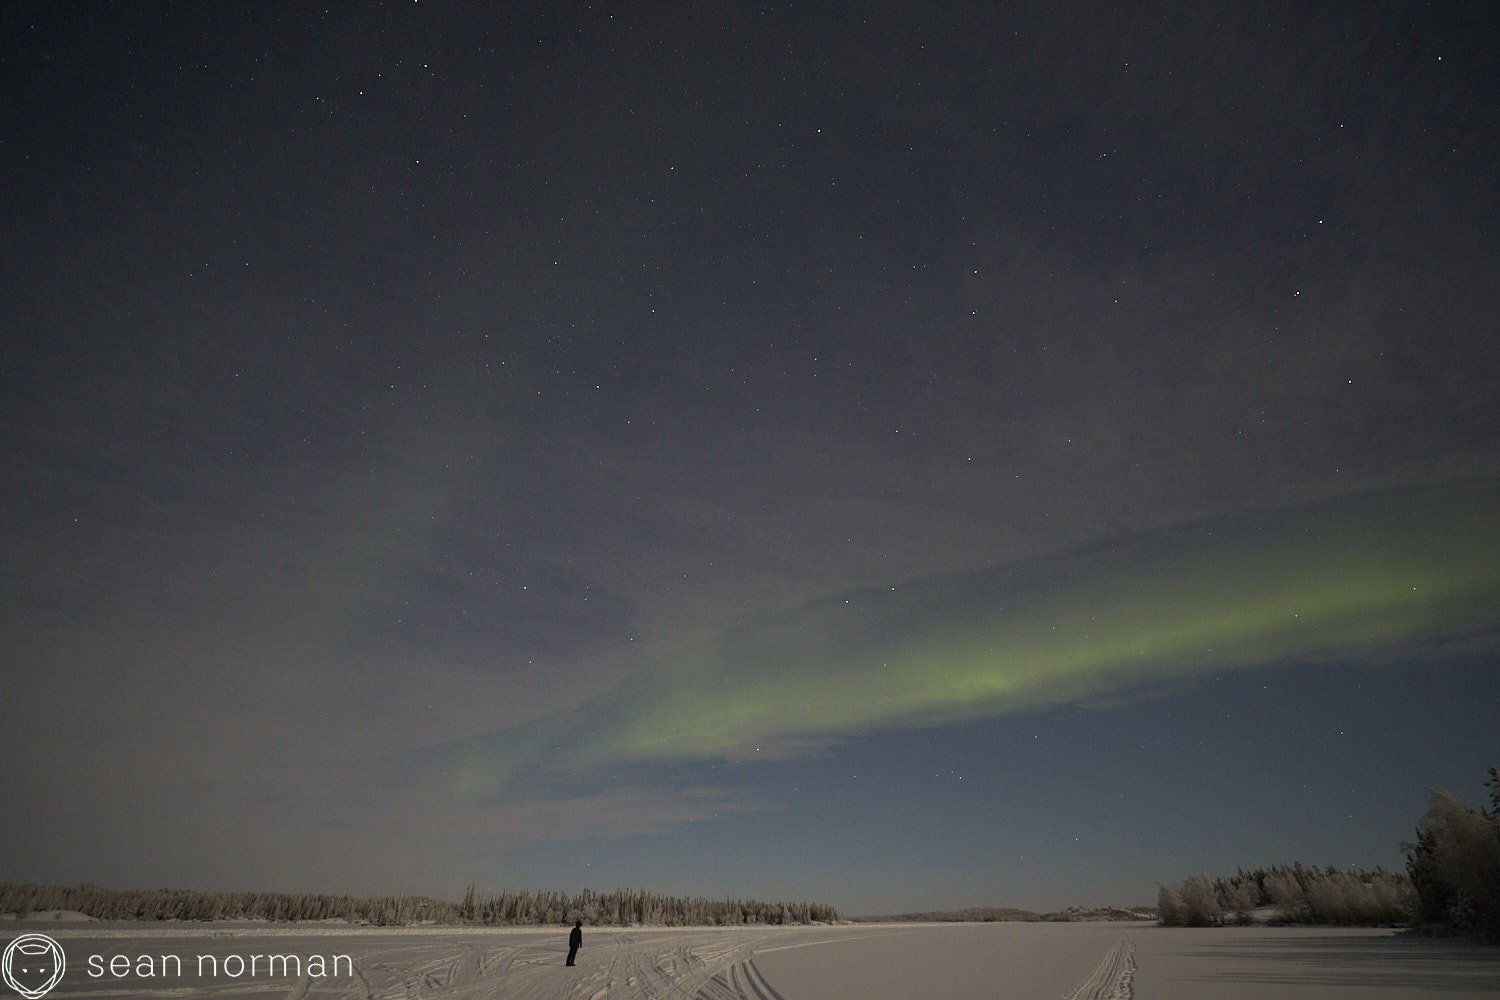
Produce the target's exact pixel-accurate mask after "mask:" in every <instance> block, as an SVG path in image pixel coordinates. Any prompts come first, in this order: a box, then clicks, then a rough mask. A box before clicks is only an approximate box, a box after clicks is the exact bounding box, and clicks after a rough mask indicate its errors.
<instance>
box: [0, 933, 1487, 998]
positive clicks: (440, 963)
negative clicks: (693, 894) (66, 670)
mask: <svg viewBox="0 0 1500 1000" xmlns="http://www.w3.org/2000/svg"><path fill="white" fill-rule="evenodd" d="M13 926H14V925H13ZM17 930H20V928H19V927H17ZM54 936H55V937H57V938H58V940H59V941H60V942H61V943H62V945H63V947H64V949H65V951H66V952H67V956H68V971H67V974H66V976H65V977H64V979H63V982H62V983H61V984H59V985H58V987H57V988H56V989H55V990H54V991H53V992H52V993H51V994H49V996H51V997H68V996H74V997H78V998H80V1000H81V998H84V997H105V996H108V997H110V998H112V1000H136V998H140V1000H146V998H153V1000H154V998H159V997H173V998H185V1000H190V998H194V997H204V998H209V997H230V996H233V997H236V998H241V997H243V998H266V1000H334V998H337V1000H355V998H361V1000H363V998H374V1000H396V998H403V1000H405V998H429V997H430V998H434V1000H438V998H455V1000H502V998H504V1000H646V998H655V997H677V998H686V1000H845V998H849V1000H853V998H859V1000H885V998H889V1000H927V998H933V1000H942V998H946V997H960V998H966V1000H967V998H985V1000H1158V998H1159V1000H1197V998H1204V1000H1208V998H1212V1000H1220V998H1223V1000H1240V998H1244V1000H1251V998H1253V1000H1350V998H1360V1000H1364V998H1373V1000H1387V998H1388V1000H1431V998H1439V997H1466V998H1477V997H1500V949H1497V948H1484V947H1482V946H1478V945H1471V944H1466V943H1463V942H1455V941H1431V940H1423V939H1415V938H1405V937H1401V936H1398V935H1397V934H1396V932H1394V931H1391V930H1379V929H1353V930H1342V929H1340V930H1333V929H1328V928H1289V927H1288V928H1271V927H1225V928H1206V929H1190V928H1159V927H1155V926H1153V925H1152V924H1149V923H1144V922H1140V923H1107V922H1099V923H1056V924H1052V923H1047V924H1037V923H988V924H853V925H845V926H838V927H788V928H687V929H672V930H668V929H655V928H612V927H599V928H589V927H586V928H584V939H583V949H582V951H580V952H579V955H578V965H577V966H576V967H574V968H568V967H567V966H565V965H564V964H563V962H564V957H565V954H566V951H567V928H541V929H538V928H525V929H510V928H505V929H483V928H461V929H455V928H419V929H412V928H404V929H374V928H352V927H345V928H337V929H336V928H333V927H329V926H327V925H319V926H316V927H307V926H299V925H273V926H266V925H257V926H249V925H238V926H234V925H215V924H206V925H193V924H175V925H167V926H163V925H139V924H137V925H127V924H107V925H94V926H91V927H82V926H75V927H73V928H61V927H60V928H57V930H56V933H55V934H54ZM4 937H5V935H3V934H0V943H3V939H4ZM288 952H297V953H300V954H302V955H304V956H307V955H313V954H318V955H325V956H327V955H334V954H343V955H349V956H351V957H352V958H353V963H354V969H355V975H354V976H353V977H352V978H351V977H349V976H343V977H340V978H333V977H329V978H326V979H314V978H308V977H303V978H301V979H292V978H285V977H283V978H280V979H272V978H264V977H261V978H255V979H251V978H248V977H244V978H240V979H238V980H229V979H225V978H224V977H222V976H221V977H220V979H219V980H217V981H214V980H203V979H199V978H197V976H196V975H195V973H194V968H193V966H194V960H195V957H196V956H197V955H199V954H213V955H219V956H225V955H229V954H240V955H250V954H270V953H276V954H285V953H288ZM95 954H98V955H101V956H103V957H104V961H105V962H107V961H108V958H109V957H110V956H113V955H117V954H118V955H127V956H132V957H137V956H140V955H155V956H159V955H162V954H174V955H178V956H181V959H182V965H183V966H184V969H185V974H184V975H183V976H182V977H180V978H179V977H168V978H161V977H158V978H155V979H149V978H140V977H136V976H130V977H127V978H124V979H117V980H116V979H97V978H95V979H91V978H90V977H89V976H88V958H89V956H91V955H95ZM158 967H159V966H158Z"/></svg>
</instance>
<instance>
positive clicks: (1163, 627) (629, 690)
mask: <svg viewBox="0 0 1500 1000" xmlns="http://www.w3.org/2000/svg"><path fill="white" fill-rule="evenodd" d="M1497 623H1500V489H1497V486H1496V484H1494V483H1484V484H1468V485H1463V486H1457V487H1448V488H1444V489H1434V490H1421V491H1407V492H1401V493H1381V494H1373V495H1363V496H1356V497H1346V498H1342V499H1340V500H1336V501H1333V502H1330V503H1327V504H1323V505H1320V506H1317V507H1311V508H1301V509H1296V510H1290V511H1278V512H1272V513H1263V514H1259V515H1256V516H1253V517H1245V518H1238V519H1235V520H1232V521H1224V522H1217V523H1212V524H1198V525H1192V526H1189V527H1186V528H1177V529H1173V530H1171V531H1165V532H1159V533H1155V534H1151V535H1147V536H1137V537H1134V538H1131V539H1128V540H1126V541H1124V542H1117V543H1112V544H1100V545H1094V546H1090V547H1088V548H1085V549H1081V550H1078V551H1076V552H1072V553H1069V554H1067V555H1065V556H1062V557H1056V558H1049V559H1044V560H1038V561H1034V562H1029V563H1023V564H1019V565H1008V566H1000V567H995V568H991V569H986V570H982V571H978V572H971V573H963V574H955V575H950V576H943V577H935V578H930V579H925V580H917V581H913V582H910V583H907V584H905V585H902V586H899V587H891V588H888V589H881V590H866V591H858V592H854V593H851V594H846V595H843V596H841V597H839V598H836V599H833V600H828V601H823V602H819V603H816V604H813V605H809V606H807V607H804V608H801V609H798V610H796V611H794V612H791V613H788V614H785V615H781V616H778V617H776V618H774V619H771V620H769V621H766V622H763V623H759V624H755V625H751V626H747V627H745V628H742V629H738V630H736V631H733V632H730V633H727V634H725V635H724V636H722V637H721V638H719V639H718V640H716V641H713V642H710V643H705V644H701V645H698V646H695V647H691V648H687V649H684V650H682V651H680V652H679V653H677V654H676V655H674V656H672V657H670V658H669V659H667V660H666V661H664V662H661V663H659V664H657V665H655V666H654V667H653V668H652V669H649V670H647V671H645V672H643V673H641V674H638V675H636V676H634V677H632V678H631V679H630V680H629V681H628V682H627V683H626V684H625V685H622V686H621V688H620V689H618V690H617V691H616V692H614V693H613V694H612V695H611V696H609V697H607V698H605V699H602V700H601V701H600V702H598V703H596V704H593V705H589V706H584V707H583V708H582V709H580V710H578V711H576V712H569V713H566V714H565V715H561V716H559V717H557V718H554V719H551V720H547V721H545V722H543V723H541V724H537V725H533V726H527V727H522V728H521V729H519V730H510V731H507V732H504V733H500V734H497V735H496V736H494V737H491V738H488V739H485V740H481V741H476V742H474V743H470V744H466V745H464V746H462V747H455V748H453V750H454V751H455V752H456V753H457V755H458V757H457V759H456V760H450V761H449V762H448V763H449V764H450V765H451V766H452V769H451V770H450V768H449V767H445V768H444V770H446V771H448V772H449V773H450V775H452V776H453V777H454V778H455V779H456V781H457V784H458V786H459V790H460V791H462V792H464V793H466V794H477V795H485V794H490V793H493V792H494V791H496V790H498V789H499V788H500V787H503V786H504V785H505V784H507V783H508V782H509V780H510V779H511V777H512V776H513V775H514V774H515V773H516V771H517V770H518V769H520V768H526V767H530V766H534V765H536V764H538V763H540V762H542V761H544V760H545V761H550V762H553V763H561V764H564V765H566V766H568V767H572V768H580V767H594V766H599V765H606V764H611V763H632V762H642V761H651V760H668V759H707V758H717V757H746V756H749V755H751V754H756V753H757V750H758V748H759V750H761V751H765V753H763V754H761V755H762V756H766V757H774V756H778V755H779V756H786V755H787V754H789V753H795V752H797V750H798V749H799V748H805V747H806V746H809V745H817V744H819V743H824V742H827V741H828V740H830V739H836V738H838V737H839V736H844V735H849V734H852V733H857V732H860V731H866V730H870V729H874V728H879V727H896V726H912V725H935V724H941V723H946V722H954V721H959V720H963V719H972V718H980V717H993V716H997V715H1000V714H1004V713H1007V712H1016V711H1021V710H1025V709H1029V708H1038V707H1043V706H1047V705H1060V704H1066V703H1069V702H1074V701H1078V700H1080V699H1085V698H1092V697H1101V696H1106V695H1109V694H1113V693H1118V692H1122V691H1126V690H1130V689H1132V688H1137V687H1140V686H1141V685H1144V684H1148V683H1150V682H1156V681H1163V680H1168V679H1171V678H1181V677H1187V676H1191V675H1195V674H1203V673H1216V672H1223V671H1226V670H1231V669H1238V668H1243V667H1254V666H1261V665H1270V664H1275V663H1285V662H1288V661H1327V662H1379V661H1383V660H1390V659H1396V658H1407V657H1415V656H1419V655H1425V654H1427V653H1428V652H1430V651H1431V649H1432V648H1433V647H1434V646H1436V645H1439V644H1442V643H1444V642H1450V641H1453V640H1456V639H1460V638H1464V637H1468V636H1473V635H1476V634H1478V633H1481V632H1485V631H1488V630H1491V629H1493V628H1495V626H1496V625H1497Z"/></svg>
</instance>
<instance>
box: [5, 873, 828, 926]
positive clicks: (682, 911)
mask: <svg viewBox="0 0 1500 1000" xmlns="http://www.w3.org/2000/svg"><path fill="white" fill-rule="evenodd" d="M42 910H77V911H79V912H81V913H84V914H87V915H88V916H91V917H95V918H97V919H99V920H275V921H298V920H346V921H349V922H350V923H359V924H370V925H374V926H403V925H407V924H456V925H458V924H478V925H486V926H489V925H493V926H517V925H528V924H530V925H537V924H567V923H572V922H573V921H575V920H582V921H583V922H584V923H586V924H590V925H611V926H626V925H631V924H637V925H639V924H645V925H651V926H661V927H680V926H700V925H739V924H770V925H781V924H809V923H836V922H838V921H839V919H840V918H839V913H838V910H837V909H835V908H834V907H832V906H828V905H826V904H823V903H806V902H772V903H765V902H760V901H758V900H753V899H705V898H702V897H684V896H666V895H662V894H660V893H654V892H647V891H646V890H644V889H616V890H614V891H613V892H603V893H601V892H593V891H590V890H585V891H583V892H580V893H574V894H569V893H564V892H531V891H522V892H496V893H480V892H477V891H476V890H475V887H474V886H472V885H471V886H469V889H468V891H467V892H466V893H465V894H464V898H463V899H462V900H460V901H453V900H446V899H437V898H434V897H432V896H352V895H347V894H345V895H336V894H330V893H290V892H208V891H200V890H195V889H149V890H134V889H108V888H104V887H102V886H97V885H74V886H59V885H34V884H18V883H13V882H5V883H0V913H16V914H18V915H19V916H20V917H23V918H24V917H25V916H27V915H28V914H30V913H34V912H37V911H42Z"/></svg>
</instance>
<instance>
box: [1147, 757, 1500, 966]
mask: <svg viewBox="0 0 1500 1000" xmlns="http://www.w3.org/2000/svg"><path fill="white" fill-rule="evenodd" d="M1489 775H1490V777H1489V780H1488V781H1486V782H1485V784H1486V786H1488V787H1489V789H1490V805H1491V808H1489V809H1485V808H1479V809H1474V808H1471V807H1469V806H1466V805H1465V804H1464V803H1463V802H1462V801H1460V800H1459V799H1458V798H1457V797H1456V796H1454V795H1453V794H1452V793H1451V792H1447V791H1444V790H1442V789H1435V790H1433V792H1432V802H1431V806H1430V807H1429V808H1428V810H1427V812H1426V813H1425V814H1423V816H1422V817H1421V819H1419V820H1418V821H1417V839H1416V840H1415V841H1412V842H1410V843H1405V844H1402V845H1401V847H1402V850H1403V852H1404V853H1405V855H1406V873H1405V874H1400V873H1397V872H1388V871H1385V870H1384V869H1381V868H1376V869H1374V870H1373V871H1359V870H1353V869H1351V870H1349V871H1341V870H1339V869H1337V868H1334V867H1332V866H1329V867H1327V868H1322V869H1319V868H1310V867H1307V866H1305V865H1303V864H1301V863H1300V862H1299V863H1297V864H1293V865H1277V866H1274V867H1271V868H1257V869H1255V870H1253V871H1245V870H1244V869H1240V870H1239V871H1237V872H1236V873H1235V874H1234V875H1231V876H1229V877H1227V878H1209V877H1208V876H1207V875H1195V876H1193V877H1191V878H1189V879H1186V880H1185V881H1184V882H1182V884H1181V885H1176V886H1172V885H1163V884H1161V883H1158V884H1157V885H1158V890H1159V891H1158V894H1157V909H1158V913H1159V918H1160V920H1161V923H1163V924H1165V925H1167V926H1192V927H1203V926H1210V925H1215V924H1224V923H1231V922H1233V923H1248V922H1250V921H1251V920H1252V919H1253V918H1252V916H1251V912H1252V911H1254V910H1257V909H1261V908H1263V907H1274V908H1275V909H1276V910H1277V911H1278V912H1279V914H1280V920H1281V921H1282V922H1285V923H1308V924H1362V925H1371V924H1398V923H1408V924H1415V925H1417V926H1420V927H1422V928H1425V929H1426V930H1428V931H1430V932H1434V933H1451V932H1460V933H1467V934H1471V935H1473V936H1475V937H1479V938H1481V939H1483V940H1488V941H1494V942H1497V943H1500V768H1493V767H1492V768H1490V771H1489Z"/></svg>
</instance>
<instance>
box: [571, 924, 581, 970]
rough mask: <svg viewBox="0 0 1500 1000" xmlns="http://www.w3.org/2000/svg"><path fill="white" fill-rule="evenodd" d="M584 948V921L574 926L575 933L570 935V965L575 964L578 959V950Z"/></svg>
mask: <svg viewBox="0 0 1500 1000" xmlns="http://www.w3.org/2000/svg"><path fill="white" fill-rule="evenodd" d="M582 947H583V921H582V920H580V921H578V922H577V923H575V924H574V925H573V932H572V933H571V934H569V935H568V964H569V965H572V964H573V959H575V958H577V957H578V949H579V948H582Z"/></svg>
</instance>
